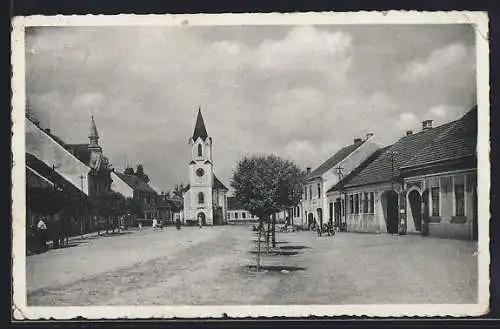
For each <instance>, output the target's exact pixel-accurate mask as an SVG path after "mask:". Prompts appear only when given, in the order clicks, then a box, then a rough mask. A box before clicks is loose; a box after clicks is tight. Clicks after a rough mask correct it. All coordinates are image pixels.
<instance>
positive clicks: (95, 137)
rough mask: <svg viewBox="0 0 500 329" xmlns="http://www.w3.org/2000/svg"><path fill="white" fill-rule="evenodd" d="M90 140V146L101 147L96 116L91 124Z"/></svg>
mask: <svg viewBox="0 0 500 329" xmlns="http://www.w3.org/2000/svg"><path fill="white" fill-rule="evenodd" d="M89 140H90V145H92V146H95V145H99V134H98V133H97V127H96V126H95V121H94V116H92V121H91V122H90V130H89Z"/></svg>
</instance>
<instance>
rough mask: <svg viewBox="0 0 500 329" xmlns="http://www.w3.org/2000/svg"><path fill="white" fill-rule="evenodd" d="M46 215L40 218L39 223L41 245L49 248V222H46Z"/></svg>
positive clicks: (42, 247)
mask: <svg viewBox="0 0 500 329" xmlns="http://www.w3.org/2000/svg"><path fill="white" fill-rule="evenodd" d="M44 219H45V217H42V218H40V220H39V221H38V224H37V230H38V237H39V247H40V248H41V249H42V250H45V249H47V224H45V222H44Z"/></svg>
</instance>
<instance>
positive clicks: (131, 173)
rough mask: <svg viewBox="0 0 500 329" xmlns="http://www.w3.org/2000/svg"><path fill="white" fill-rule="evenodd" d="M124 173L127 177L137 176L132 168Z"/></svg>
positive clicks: (126, 169) (128, 168)
mask: <svg viewBox="0 0 500 329" xmlns="http://www.w3.org/2000/svg"><path fill="white" fill-rule="evenodd" d="M123 173H124V174H126V175H135V173H134V168H132V167H127V168H125V170H124V171H123Z"/></svg>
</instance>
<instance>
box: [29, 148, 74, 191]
mask: <svg viewBox="0 0 500 329" xmlns="http://www.w3.org/2000/svg"><path fill="white" fill-rule="evenodd" d="M26 167H29V168H30V169H31V170H32V171H34V172H36V173H37V174H39V175H40V176H43V177H44V178H46V179H47V180H48V181H50V182H52V183H53V184H55V185H56V186H57V187H59V188H63V189H64V190H65V191H67V192H71V193H81V191H80V190H79V189H78V188H76V187H75V186H74V185H73V184H72V183H71V182H69V181H68V180H66V179H65V178H64V177H63V176H61V175H60V174H59V173H58V172H57V171H55V170H53V169H52V168H51V167H50V166H48V165H47V164H46V163H45V162H43V161H42V160H40V159H39V158H37V157H36V156H34V155H33V154H31V153H26ZM26 175H28V170H26Z"/></svg>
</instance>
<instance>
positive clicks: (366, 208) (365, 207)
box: [363, 192, 368, 214]
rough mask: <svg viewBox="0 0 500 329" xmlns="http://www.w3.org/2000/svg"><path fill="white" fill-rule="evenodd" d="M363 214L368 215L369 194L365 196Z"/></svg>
mask: <svg viewBox="0 0 500 329" xmlns="http://www.w3.org/2000/svg"><path fill="white" fill-rule="evenodd" d="M363 213H365V214H367V213H368V193H367V192H365V193H364V194H363Z"/></svg>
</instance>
